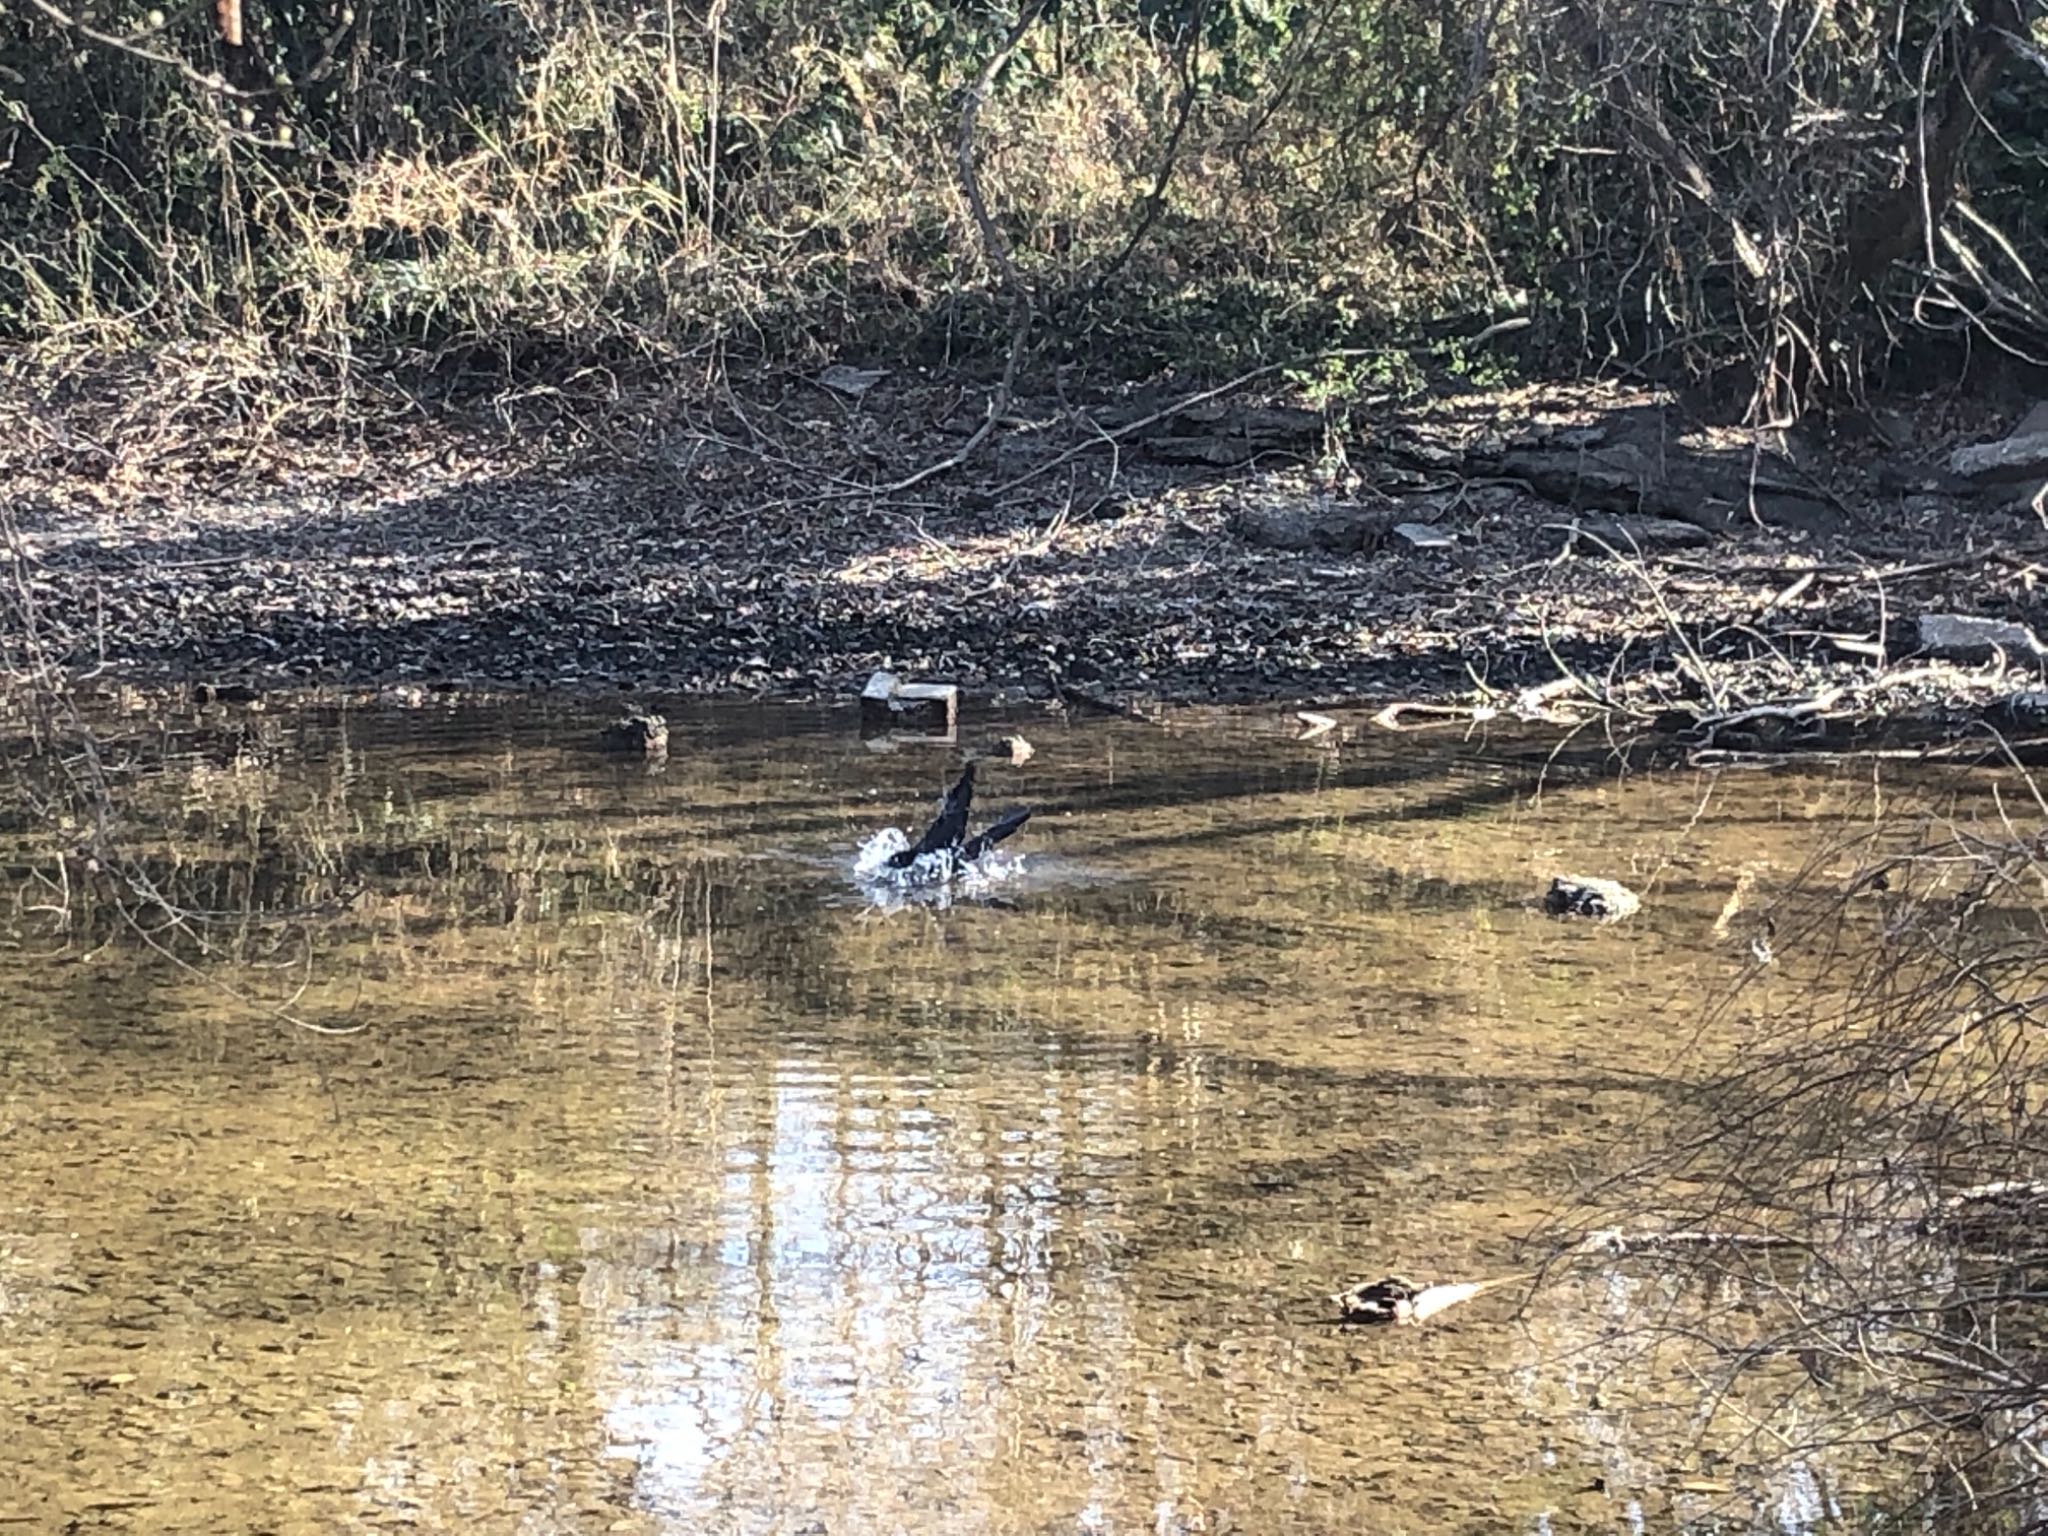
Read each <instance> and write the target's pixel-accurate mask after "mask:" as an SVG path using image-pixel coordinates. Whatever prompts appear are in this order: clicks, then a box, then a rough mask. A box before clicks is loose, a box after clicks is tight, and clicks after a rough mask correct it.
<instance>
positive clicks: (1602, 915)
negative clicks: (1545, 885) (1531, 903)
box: [1543, 875, 1643, 923]
mask: <svg viewBox="0 0 2048 1536" xmlns="http://www.w3.org/2000/svg"><path fill="white" fill-rule="evenodd" d="M1642 905H1643V899H1642V898H1641V897H1640V896H1638V895H1636V893H1635V892H1634V891H1632V890H1630V889H1629V888H1628V887H1627V886H1625V885H1623V884H1622V883H1621V882H1620V881H1618V880H1602V879H1600V878H1598V877H1597V876H1594V875H1556V876H1553V877H1552V878H1551V882H1550V889H1549V890H1548V891H1546V892H1545V893H1544V896H1543V910H1544V911H1546V912H1548V913H1549V914H1550V915H1551V916H1552V917H1584V918H1591V919H1592V920H1593V921H1594V922H1596V923H1618V922H1620V921H1621V920H1622V919H1623V918H1624V917H1630V916H1633V915H1634V914H1635V913H1636V912H1637V911H1638V910H1639V909H1640V908H1641V907H1642Z"/></svg>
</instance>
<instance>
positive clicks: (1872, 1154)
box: [1593, 783, 2048, 1530]
mask: <svg viewBox="0 0 2048 1536" xmlns="http://www.w3.org/2000/svg"><path fill="white" fill-rule="evenodd" d="M2025 789H2026V791H2027V794H2028V795H2029V796H2032V800H2031V803H2030V805H2029V808H2028V813H2027V818H2026V820H2027V822H2028V824H2027V825H2024V826H2022V825H2020V824H2019V823H2018V822H2017V821H2016V820H2015V817H2014V815H2013V814H2012V813H2011V811H2010V807H2009V804H2008V803H2007V802H2006V801H2004V800H2001V801H2000V802H1999V804H1998V809H1997V812H1996V814H1995V815H1994V816H1993V817H1992V818H1991V819H1990V822H1989V824H1988V826H1987V825H1968V824H1964V823H1962V822H1960V821H1958V820H1956V819H1954V818H1952V817H1947V816H1933V815H1929V816H1926V817H1924V818H1922V819H1921V820H1919V821H1917V822H1912V823H1904V822H1901V821H1900V820H1899V819H1897V818H1888V819H1884V820H1881V821H1880V822H1879V823H1878V824H1877V825H1875V826H1873V827H1871V828H1870V829H1868V830H1866V831H1865V832H1863V833H1862V834H1860V835H1859V836H1858V837H1856V838H1854V839H1852V840H1849V841H1847V842H1844V843H1839V844H1837V845H1836V846H1835V847H1834V848H1832V849H1831V850H1829V854H1828V856H1827V857H1825V858H1824V859H1820V860H1816V861H1815V862H1813V863H1811V864H1809V866H1808V867H1807V868H1806V870H1805V871H1804V872H1803V873H1802V874H1801V875H1800V876H1799V877H1798V878H1797V879H1796V880H1795V881H1794V883H1793V884H1792V886H1791V888H1790V889H1789V890H1788V891H1787V892H1785V893H1784V894H1783V895H1782V896H1781V897H1780V899H1779V900H1778V902H1777V903H1776V906H1775V909H1774V911H1773V913H1772V917H1773V920H1774V923H1775V932H1776V941H1777V945H1778V948H1779V951H1780V953H1781V954H1782V955H1783V956H1784V957H1785V966H1784V967H1782V968H1781V969H1794V970H1796V971H1797V972H1798V973H1799V974H1798V975H1797V978H1796V982H1795V983H1794V984H1796V985H1797V987H1798V999H1797V1001H1796V1002H1795V1003H1793V1004H1792V1005H1791V1006H1789V1007H1788V1006H1784V1005H1783V1004H1782V1003H1781V1001H1780V1000H1781V998H1782V997H1783V995H1784V992H1785V990H1786V987H1787V984H1788V983H1787V981H1786V979H1785V978H1782V977H1777V978H1773V980H1772V982H1771V986H1770V988H1769V989H1768V990H1766V988H1765V987H1764V985H1763V977H1764V976H1765V975H1766V974H1768V973H1766V972H1765V971H1763V969H1762V968H1761V967H1760V968H1759V969H1758V970H1756V971H1753V972H1752V973H1751V974H1750V975H1749V976H1748V977H1747V978H1746V980H1745V982H1744V983H1743V984H1742V985H1741V986H1739V987H1738V988H1737V990H1736V991H1735V992H1734V994H1733V995H1732V996H1731V997H1729V998H1727V999H1724V1003H1723V1009H1722V1012H1723V1014H1724V1016H1732V1014H1733V1010H1734V1008H1735V1007H1737V1006H1740V1007H1743V1008H1745V1009H1747V1010H1749V1011H1750V1012H1751V1013H1752V1014H1753V1015H1754V1017H1753V1018H1751V1019H1750V1020H1749V1023H1748V1028H1749V1031H1750V1033H1749V1036H1748V1038H1747V1040H1746V1042H1745V1043H1744V1044H1743V1046H1742V1047H1741V1048H1740V1049H1739V1050H1738V1052H1737V1054H1736V1057H1735V1060H1734V1061H1733V1063H1732V1064H1731V1065H1729V1066H1728V1067H1726V1068H1725V1069H1724V1070H1720V1071H1718V1072H1715V1073H1713V1074H1712V1075H1710V1076H1709V1077H1708V1078H1707V1079H1706V1081H1705V1082H1704V1083H1702V1084H1701V1085H1700V1086H1699V1087H1698V1088H1697V1089H1696V1090H1694V1091H1693V1092H1691V1093H1690V1094H1688V1095H1687V1097H1686V1099H1685V1101H1684V1103H1683V1104H1682V1105H1681V1107H1680V1108H1679V1109H1678V1111H1677V1113H1676V1114H1675V1115H1673V1116H1672V1117H1671V1120H1670V1124H1669V1126H1668V1128H1667V1129H1666V1130H1665V1131H1664V1132H1662V1133H1661V1134H1660V1135H1659V1136H1657V1137H1656V1138H1655V1140H1654V1141H1653V1144H1652V1145H1653V1150H1652V1151H1651V1152H1650V1153H1649V1154H1648V1155H1647V1156H1644V1157H1642V1158H1641V1159H1640V1160H1639V1161H1638V1162H1637V1163H1636V1165H1635V1166H1634V1167H1632V1168H1631V1169H1630V1170H1629V1172H1628V1173H1627V1175H1625V1176H1624V1177H1623V1178H1620V1179H1617V1180H1616V1181H1615V1182H1614V1183H1613V1184H1611V1185H1610V1186H1608V1187H1607V1188H1606V1189H1605V1190H1604V1191H1602V1198H1601V1201H1600V1214H1599V1215H1598V1216H1596V1217H1594V1218H1593V1219H1594V1220H1596V1221H1605V1222H1612V1221H1614V1220H1615V1219H1616V1218H1617V1213H1620V1219H1622V1220H1624V1221H1630V1222H1640V1223H1641V1224H1642V1225H1643V1227H1644V1228H1646V1229H1648V1230H1656V1229H1657V1228H1659V1227H1664V1226H1686V1227H1691V1228H1695V1229H1709V1230H1713V1231H1717V1232H1722V1233H1727V1234H1730V1235H1731V1237H1749V1238H1759V1237H1761V1238H1769V1239H1772V1240H1774V1241H1773V1244H1772V1245H1771V1246H1762V1245H1759V1244H1756V1243H1753V1242H1752V1243H1743V1242H1736V1241H1729V1242H1724V1243H1719V1244H1713V1245H1709V1246H1706V1247H1703V1248H1701V1249H1699V1250H1698V1251H1696V1252H1692V1253H1684V1254H1677V1255H1673V1254H1666V1255H1663V1256H1661V1257H1660V1260H1659V1262H1662V1263H1666V1264H1674V1263H1675V1264H1676V1265H1677V1266H1678V1268H1679V1270H1680V1271H1681V1272H1682V1273H1685V1274H1688V1275H1690V1276H1692V1277H1693V1278H1695V1279H1696V1280H1697V1281H1698V1282H1699V1283H1700V1288H1701V1289H1700V1292H1699V1294H1702V1295H1715V1296H1719V1297H1722V1298H1725V1299H1727V1304H1726V1305H1723V1306H1721V1307H1720V1308H1719V1309H1718V1310H1710V1311H1709V1312H1708V1314H1707V1315H1706V1316H1704V1317H1702V1316H1701V1315H1699V1312H1698V1311H1697V1310H1693V1311H1691V1312H1687V1311H1685V1310H1683V1309H1680V1310H1679V1311H1675V1312H1674V1313H1673V1314H1672V1316H1671V1317H1669V1318H1664V1319H1657V1320H1653V1321H1651V1322H1649V1323H1647V1324H1646V1326H1645V1327H1644V1328H1643V1330H1642V1333H1641V1335H1640V1337H1639V1340H1638V1342H1639V1343H1640V1344H1641V1346H1642V1347H1643V1348H1645V1349H1646V1350H1648V1349H1657V1348H1662V1347H1666V1346H1668V1345H1669V1344H1671V1343H1672V1342H1673V1341H1674V1340H1676V1339H1678V1338H1680V1337H1681V1336H1683V1337H1687V1338H1689V1339H1690V1340H1691V1341H1692V1342H1693V1343H1695V1344H1700V1345H1704V1346H1705V1347H1706V1348H1707V1350H1708V1351H1709V1352H1710V1353H1711V1354H1712V1355H1713V1356H1715V1357H1716V1358H1717V1369H1718V1379H1708V1378H1703V1382H1702V1389H1701V1391H1702V1399H1703V1403H1704V1405H1705V1406H1704V1408H1703V1412H1704V1413H1706V1414H1707V1415H1709V1416H1711V1415H1713V1414H1716V1413H1719V1412H1720V1411H1721V1410H1722V1409H1723V1408H1724V1407H1725V1406H1726V1405H1728V1404H1729V1403H1731V1402H1732V1401H1733V1400H1734V1398H1735V1396H1736V1395H1737V1388H1738V1387H1739V1386H1741V1384H1743V1383H1744V1382H1747V1383H1749V1384H1751V1385H1752V1386H1756V1385H1757V1384H1759V1383H1762V1382H1764V1381H1766V1380H1768V1381H1771V1382H1773V1383H1774V1385H1773V1386H1771V1387H1770V1388H1769V1390H1768V1391H1767V1392H1764V1393H1763V1397H1764V1399H1765V1400H1766V1402H1767V1407H1766V1408H1765V1409H1763V1410H1761V1411H1760V1410H1759V1407H1758V1400H1757V1393H1755V1392H1749V1393H1745V1394H1743V1396H1742V1408H1741V1409H1740V1410H1739V1411H1740V1413H1741V1414H1742V1415H1744V1416H1745V1418H1746V1420H1747V1421H1749V1430H1748V1435H1747V1438H1748V1439H1749V1440H1750V1441H1751V1442H1752V1444H1753V1445H1755V1446H1757V1447H1766V1446H1768V1447H1775V1448H1776V1449H1777V1451H1778V1452H1779V1453H1781V1454H1782V1455H1784V1456H1802V1457H1809V1456H1816V1455H1818V1456H1830V1455H1834V1456H1865V1457H1872V1458H1880V1459H1881V1460H1882V1461H1883V1463H1884V1464H1885V1465H1886V1466H1887V1467H1888V1468H1889V1469H1890V1470H1891V1471H1892V1472H1894V1473H1898V1474H1900V1475H1902V1476H1903V1477H1905V1478H1906V1479H1907V1480H1908V1481H1909V1483H1910V1485H1911V1487H1912V1490H1913V1492H1912V1497H1913V1498H1914V1499H1915V1500H1917V1501H1920V1502H1921V1503H1922V1504H1923V1506H1924V1509H1925V1510H1926V1511H1927V1512H1930V1513H1931V1514H1932V1515H1933V1516H1934V1517H1935V1518H1937V1519H1938V1520H1939V1521H1940V1522H1941V1528H1942V1529H1945V1530H1946V1529H1958V1528H1961V1524H1962V1522H1965V1521H1968V1522H1969V1523H1971V1524H1972V1526H1975V1525H1977V1524H1979V1523H1981V1525H1982V1527H1983V1528H1985V1529H2015V1530H2016V1529H2020V1528H2022V1527H2023V1526H2024V1525H2025V1524H2026V1516H2025V1511H2026V1510H2027V1509H2029V1508H2038V1504H2037V1502H2036V1501H2038V1500H2040V1499H2041V1498H2043V1497H2044V1496H2048V1445H2044V1443H2043V1439H2042V1437H2043V1436H2044V1434H2048V1310H2044V1306H2043V1303H2044V1301H2048V1289H2044V1287H2043V1284H2042V1282H2043V1279H2044V1277H2048V1099H2044V1096H2043V1087H2042V1082H2041V1079H2042V1077H2043V1070H2044V1065H2048V1062H2044V1051H2043V1046H2042V1041H2041V1031H2042V1028H2043V1027H2044V1024H2048V1018H2044V1016H2043V1010H2044V1008H2048V899H2044V893H2048V860H2044V853H2048V830H2044V828H2048V805H2044V804H2043V803H2042V801H2041V800H2040V797H2039V796H2038V795H2037V794H2035V793H2034V787H2033V785H2032V784H2031V783H2027V784H2026V785H2025ZM1845 869H1846V870H1847V874H1846V875H1844V873H1843V871H1844V870H1845ZM1788 1363H1796V1364H1797V1366H1798V1367H1799V1369H1798V1370H1796V1371H1792V1372H1791V1373H1790V1375H1789V1378H1788V1377H1787V1375H1786V1366H1787V1365H1788Z"/></svg>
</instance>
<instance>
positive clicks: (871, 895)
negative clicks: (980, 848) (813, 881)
mask: <svg viewBox="0 0 2048 1536" xmlns="http://www.w3.org/2000/svg"><path fill="white" fill-rule="evenodd" d="M910 846H911V841H910V839H909V838H908V837H907V836H905V835H904V833H903V831H902V830H901V829H900V828H897V827H884V828H883V829H882V830H881V831H879V832H877V833H876V834H875V835H874V836H873V837H870V838H869V839H868V840H867V841H866V842H865V843H862V844H861V846H860V851H859V852H858V853H856V854H855V855H854V857H853V878H854V881H855V883H856V884H858V885H859V887H860V889H861V891H862V894H864V895H865V896H866V897H867V898H868V900H869V901H870V902H871V903H872V904H873V905H875V906H877V907H881V908H884V909H886V910H890V911H893V910H895V909H896V908H899V907H905V906H931V907H940V908H944V907H950V906H951V905H952V904H953V903H954V902H956V901H976V900H981V899H983V898H986V897H987V896H988V895H989V894H990V892H991V891H992V890H993V889H994V888H995V887H996V886H998V885H1000V884H1003V883H1005V882H1007V881H1010V880H1014V879H1016V878H1017V877H1018V876H1019V875H1021V874H1022V873H1023V872H1024V860H1023V857H1022V856H1021V855H1012V854H1004V853H1003V852H1001V851H1000V850H998V849H993V848H992V849H990V850H989V851H988V852H987V853H985V854H983V855H982V856H981V857H980V858H979V859H976V860H975V861H974V862H973V863H971V864H963V863H961V862H960V860H959V858H958V857H957V856H956V855H955V854H952V853H927V854H923V855H921V856H920V857H918V858H915V859H913V860H911V862H910V863H908V864H905V865H903V866H902V867H900V868H892V867H891V866H890V863H889V860H890V859H891V858H893V857H894V856H895V855H897V854H899V853H901V852H902V851H903V850H904V849H906V848H908V847H910Z"/></svg>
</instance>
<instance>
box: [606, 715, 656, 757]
mask: <svg viewBox="0 0 2048 1536" xmlns="http://www.w3.org/2000/svg"><path fill="white" fill-rule="evenodd" d="M598 739H599V741H600V742H601V743H602V744H603V746H604V749H605V750H606V751H607V752H632V753H637V754H638V755H639V756H641V757H666V756H668V722H667V721H666V720H664V719H662V718H661V716H659V715H654V714H647V715H626V716H624V717H623V718H621V719H618V720H614V721H613V722H612V723H611V724H610V725H608V726H606V727H605V728H604V730H603V731H602V732H600V733H599V737H598Z"/></svg>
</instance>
